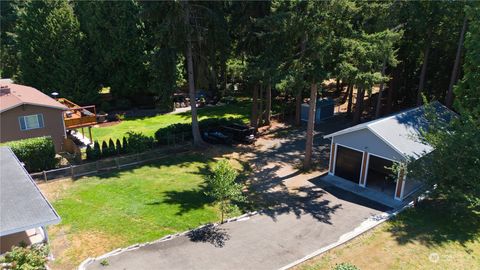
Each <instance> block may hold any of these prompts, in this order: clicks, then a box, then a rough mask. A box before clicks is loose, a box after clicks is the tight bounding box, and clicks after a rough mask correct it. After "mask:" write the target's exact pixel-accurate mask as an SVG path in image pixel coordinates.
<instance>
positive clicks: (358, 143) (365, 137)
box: [333, 129, 404, 161]
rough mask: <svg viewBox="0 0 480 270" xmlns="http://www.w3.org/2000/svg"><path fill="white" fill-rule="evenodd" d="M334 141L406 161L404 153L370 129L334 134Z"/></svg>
mask: <svg viewBox="0 0 480 270" xmlns="http://www.w3.org/2000/svg"><path fill="white" fill-rule="evenodd" d="M333 142H334V143H337V144H341V145H345V146H348V147H352V148H355V149H358V150H360V151H367V152H369V153H372V154H374V155H378V156H381V157H385V158H389V159H393V160H396V161H404V158H403V157H402V155H400V154H399V153H398V152H397V151H395V150H394V149H393V148H392V147H391V146H389V145H388V144H386V143H385V142H384V141H383V140H382V139H380V138H379V137H378V136H377V135H375V134H374V133H372V132H371V131H370V130H368V129H361V130H357V131H353V132H350V133H345V134H342V135H337V136H334V137H333Z"/></svg>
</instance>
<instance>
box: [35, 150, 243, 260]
mask: <svg viewBox="0 0 480 270" xmlns="http://www.w3.org/2000/svg"><path fill="white" fill-rule="evenodd" d="M209 162H212V159H210V158H208V157H207V156H203V155H201V154H188V155H184V156H179V157H172V158H169V159H168V160H163V161H159V162H156V163H152V164H150V165H146V166H142V167H138V168H133V169H130V170H124V171H119V172H114V173H110V174H106V175H101V176H95V177H85V178H81V179H79V180H77V181H75V182H73V181H71V180H68V181H63V182H61V181H59V182H52V183H48V184H42V185H40V188H41V189H42V191H43V192H44V193H45V194H46V195H47V197H48V198H49V200H50V201H51V202H52V204H53V206H54V207H55V209H56V210H57V211H58V213H59V215H60V216H61V218H62V222H61V224H60V225H56V226H51V227H50V228H49V230H50V234H51V246H52V251H53V254H54V256H55V257H56V260H55V261H54V262H53V264H52V266H53V268H54V269H73V268H75V266H76V265H78V263H80V262H81V261H82V260H84V259H86V258H87V257H93V256H98V255H101V254H103V253H105V252H108V251H110V250H112V249H115V248H118V247H125V246H128V245H131V244H134V243H140V242H146V241H152V240H156V239H159V238H161V237H162V236H165V235H168V234H172V233H176V232H181V231H185V230H188V229H191V228H194V227H197V226H199V225H201V224H205V223H209V222H215V221H218V220H219V211H218V209H217V208H216V207H214V206H212V204H211V201H210V199H209V198H208V197H207V196H206V195H205V194H204V190H203V189H204V175H205V174H206V173H207V166H208V164H209ZM233 214H238V213H233Z"/></svg>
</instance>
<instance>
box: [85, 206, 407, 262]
mask: <svg viewBox="0 0 480 270" xmlns="http://www.w3.org/2000/svg"><path fill="white" fill-rule="evenodd" d="M412 206H413V202H410V203H405V204H404V205H403V206H402V207H401V208H396V209H393V210H391V211H388V212H383V213H380V214H377V215H372V216H370V217H369V218H368V219H367V220H365V221H363V222H362V223H361V224H360V225H359V226H358V227H356V228H355V229H353V230H351V231H350V232H348V233H345V234H343V235H341V236H340V237H339V239H338V240H337V241H336V242H334V243H331V244H329V245H327V246H324V247H320V248H319V249H318V250H316V251H314V252H312V253H310V254H308V255H307V256H305V257H303V258H299V259H298V260H296V261H293V262H291V263H290V264H288V265H285V266H283V267H281V268H279V269H289V268H291V267H294V266H296V265H298V264H300V263H302V262H305V261H307V260H309V259H311V258H313V257H315V256H318V255H320V254H322V253H324V252H326V251H328V250H330V249H333V248H335V247H337V246H339V245H341V244H344V243H346V242H348V241H350V240H352V239H354V238H356V237H357V236H359V235H361V234H363V233H365V232H367V231H369V230H371V229H373V228H375V227H376V226H378V225H380V224H382V223H383V222H385V221H387V220H389V219H391V218H393V217H395V216H396V215H398V214H399V213H400V212H402V211H403V210H405V209H407V208H410V207H412ZM263 212H264V211H263V210H262V211H254V212H249V213H246V214H243V215H241V216H238V217H234V218H230V219H228V220H226V221H225V223H224V224H226V223H230V222H241V221H245V220H248V219H249V218H250V217H252V216H256V215H259V214H262V213H263ZM213 225H214V226H220V225H222V224H219V223H214V224H213ZM205 226H208V225H202V226H199V227H197V228H195V229H192V230H188V231H185V232H182V233H177V234H171V235H167V236H164V237H162V238H160V239H158V240H155V241H152V242H146V243H141V244H134V245H131V246H128V247H126V248H119V249H116V250H113V251H111V252H109V253H106V254H104V255H101V256H99V257H96V258H87V259H86V260H84V261H83V262H82V263H81V264H80V265H79V266H78V270H87V268H88V266H89V265H91V264H93V263H95V262H99V261H102V260H104V259H107V258H109V257H113V256H117V255H120V254H122V253H124V252H128V251H132V250H136V249H139V248H141V247H144V246H148V245H152V244H155V243H159V242H165V241H170V240H173V239H175V238H177V237H181V236H185V235H187V234H188V233H190V232H192V231H194V230H197V229H200V228H203V227H205Z"/></svg>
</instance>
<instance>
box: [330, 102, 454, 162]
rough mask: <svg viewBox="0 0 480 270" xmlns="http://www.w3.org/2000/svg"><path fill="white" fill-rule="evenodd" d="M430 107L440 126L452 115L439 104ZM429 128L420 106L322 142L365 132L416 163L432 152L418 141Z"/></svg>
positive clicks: (348, 129) (336, 133) (343, 131)
mask: <svg viewBox="0 0 480 270" xmlns="http://www.w3.org/2000/svg"><path fill="white" fill-rule="evenodd" d="M432 105H433V106H432V107H433V109H434V110H435V113H436V114H437V115H438V116H439V117H440V118H441V119H442V121H443V122H448V121H450V119H451V118H452V117H454V115H455V113H454V112H453V111H450V110H449V109H448V108H447V107H445V106H443V105H442V104H440V103H438V102H435V103H432ZM428 127H429V122H428V120H427V118H426V113H425V107H424V106H420V107H416V108H413V109H409V110H406V111H403V112H399V113H397V114H394V115H391V116H387V117H383V118H380V119H377V120H373V121H370V122H366V123H362V124H359V125H356V126H353V127H350V128H346V129H343V130H340V131H337V132H335V133H332V134H329V135H326V136H324V138H331V137H335V136H340V135H342V134H346V133H351V132H355V131H358V130H363V129H368V130H369V131H371V132H372V133H373V134H375V135H376V136H378V137H379V138H380V139H382V140H383V141H384V142H385V143H387V144H388V145H389V146H390V147H392V148H393V149H394V150H395V151H397V152H398V153H399V154H400V155H402V156H404V157H405V158H408V157H413V158H415V159H418V158H420V157H422V156H424V155H426V154H428V153H430V152H431V151H432V150H433V148H432V146H431V145H429V144H428V143H426V142H425V141H423V140H421V131H422V130H427V129H428Z"/></svg>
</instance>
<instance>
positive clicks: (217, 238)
mask: <svg viewBox="0 0 480 270" xmlns="http://www.w3.org/2000/svg"><path fill="white" fill-rule="evenodd" d="M187 237H188V238H189V239H190V241H192V242H203V243H210V244H212V245H213V246H215V247H219V248H221V247H223V246H225V243H226V242H227V241H228V240H230V235H229V234H228V232H227V230H225V229H224V228H220V227H219V226H214V225H213V224H208V225H205V226H203V227H202V228H198V229H195V230H192V231H190V232H189V233H188V234H187Z"/></svg>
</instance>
